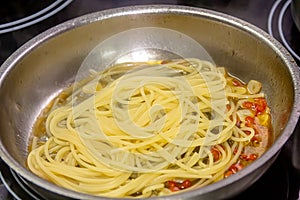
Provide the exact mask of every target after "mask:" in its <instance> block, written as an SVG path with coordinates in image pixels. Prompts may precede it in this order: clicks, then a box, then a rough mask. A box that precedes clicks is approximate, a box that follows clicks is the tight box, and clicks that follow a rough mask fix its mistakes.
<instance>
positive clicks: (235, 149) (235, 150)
mask: <svg viewBox="0 0 300 200" xmlns="http://www.w3.org/2000/svg"><path fill="white" fill-rule="evenodd" d="M237 151H238V148H237V147H235V148H234V150H233V154H234V155H235V154H236V153H237Z"/></svg>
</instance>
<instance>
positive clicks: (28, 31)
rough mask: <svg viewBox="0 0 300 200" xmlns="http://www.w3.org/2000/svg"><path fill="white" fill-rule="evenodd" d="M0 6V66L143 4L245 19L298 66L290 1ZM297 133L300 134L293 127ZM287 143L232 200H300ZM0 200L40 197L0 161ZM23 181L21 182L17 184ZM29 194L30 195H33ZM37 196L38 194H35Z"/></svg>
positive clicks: (137, 0) (69, 1)
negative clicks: (84, 21)
mask: <svg viewBox="0 0 300 200" xmlns="http://www.w3.org/2000/svg"><path fill="white" fill-rule="evenodd" d="M5 2H7V3H3V2H2V3H1V4H2V5H1V7H0V65H1V64H2V63H3V62H4V61H5V60H6V59H7V58H8V56H9V55H10V54H12V53H13V52H14V51H15V50H16V49H17V48H18V47H20V46H21V45H22V44H24V43H25V42H26V41H28V40H29V39H31V38H33V37H34V36H36V35H38V34H39V33H41V32H43V31H45V30H47V29H49V28H51V27H53V26H55V25H57V24H59V23H62V22H64V21H66V20H69V19H72V18H74V17H78V16H81V15H84V14H87V13H91V12H95V11H101V10H104V9H110V8H116V7H122V6H130V5H144V4H177V5H187V6H194V7H201V8H207V9H211V10H215V11H219V12H223V13H227V14H229V15H232V16H235V17H238V18H241V19H243V20H245V21H248V22H250V23H252V24H254V25H256V26H258V27H259V28H261V29H263V30H265V31H266V32H268V33H269V34H270V35H272V36H274V37H275V38H276V39H277V40H278V41H279V42H281V43H282V44H283V45H284V46H285V47H286V48H287V49H288V50H289V51H290V53H291V54H292V55H293V56H294V58H295V60H296V61H297V63H298V65H299V64H300V32H299V30H298V29H297V28H296V25H295V24H294V22H293V20H292V17H291V11H290V4H291V0H287V1H286V0H43V1H39V2H38V3H37V1H34V0H27V1H24V0H13V1H5ZM296 132H300V131H299V130H298V129H296ZM291 146H292V140H289V141H288V142H287V144H286V145H285V146H284V148H283V150H282V151H281V152H280V154H279V156H278V159H277V160H276V161H275V163H274V164H273V165H272V166H271V168H270V169H269V170H268V171H267V172H266V173H265V174H264V175H263V176H262V177H261V178H260V179H259V180H258V181H257V182H256V183H255V184H254V185H253V186H251V187H250V188H249V189H247V190H246V191H245V192H243V193H242V194H240V195H238V196H237V197H235V198H234V199H254V198H260V197H265V196H266V197H268V199H288V200H294V199H299V198H300V197H299V192H300V191H299V186H300V178H299V177H300V176H299V170H296V169H295V167H294V166H293V165H292V162H291V155H292V154H293V152H292V151H293V150H292V148H291ZM0 171H1V176H0V178H1V179H0V199H27V198H29V197H30V198H33V197H36V198H39V196H38V195H36V194H34V192H33V191H30V189H28V188H26V185H25V186H24V185H22V180H21V179H20V178H19V177H18V176H17V175H16V174H15V173H14V172H13V171H11V170H10V169H9V167H8V166H6V165H5V164H4V163H3V162H2V161H0ZM20 183H21V184H20ZM32 192H33V193H32ZM35 195H36V196H35Z"/></svg>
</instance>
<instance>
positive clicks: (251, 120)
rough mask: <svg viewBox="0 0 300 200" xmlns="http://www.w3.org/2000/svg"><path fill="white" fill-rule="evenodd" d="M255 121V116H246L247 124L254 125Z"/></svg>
mask: <svg viewBox="0 0 300 200" xmlns="http://www.w3.org/2000/svg"><path fill="white" fill-rule="evenodd" d="M253 123H254V118H253V117H250V116H247V117H246V118H245V125H246V126H248V127H252V126H253Z"/></svg>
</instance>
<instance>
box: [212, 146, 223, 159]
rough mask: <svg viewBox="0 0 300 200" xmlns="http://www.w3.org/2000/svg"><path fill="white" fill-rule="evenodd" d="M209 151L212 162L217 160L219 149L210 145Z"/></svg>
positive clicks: (219, 153) (219, 154)
mask: <svg viewBox="0 0 300 200" xmlns="http://www.w3.org/2000/svg"><path fill="white" fill-rule="evenodd" d="M210 151H211V153H212V155H213V157H214V162H216V161H218V160H219V159H220V156H221V152H220V150H219V149H218V148H216V147H212V148H211V150H210Z"/></svg>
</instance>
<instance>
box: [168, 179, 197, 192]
mask: <svg viewBox="0 0 300 200" xmlns="http://www.w3.org/2000/svg"><path fill="white" fill-rule="evenodd" d="M191 186H192V182H191V181H190V180H188V179H187V180H184V181H183V182H177V181H167V182H166V187H167V188H169V189H170V190H171V191H172V192H176V191H179V190H183V189H186V188H189V187H191Z"/></svg>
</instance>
